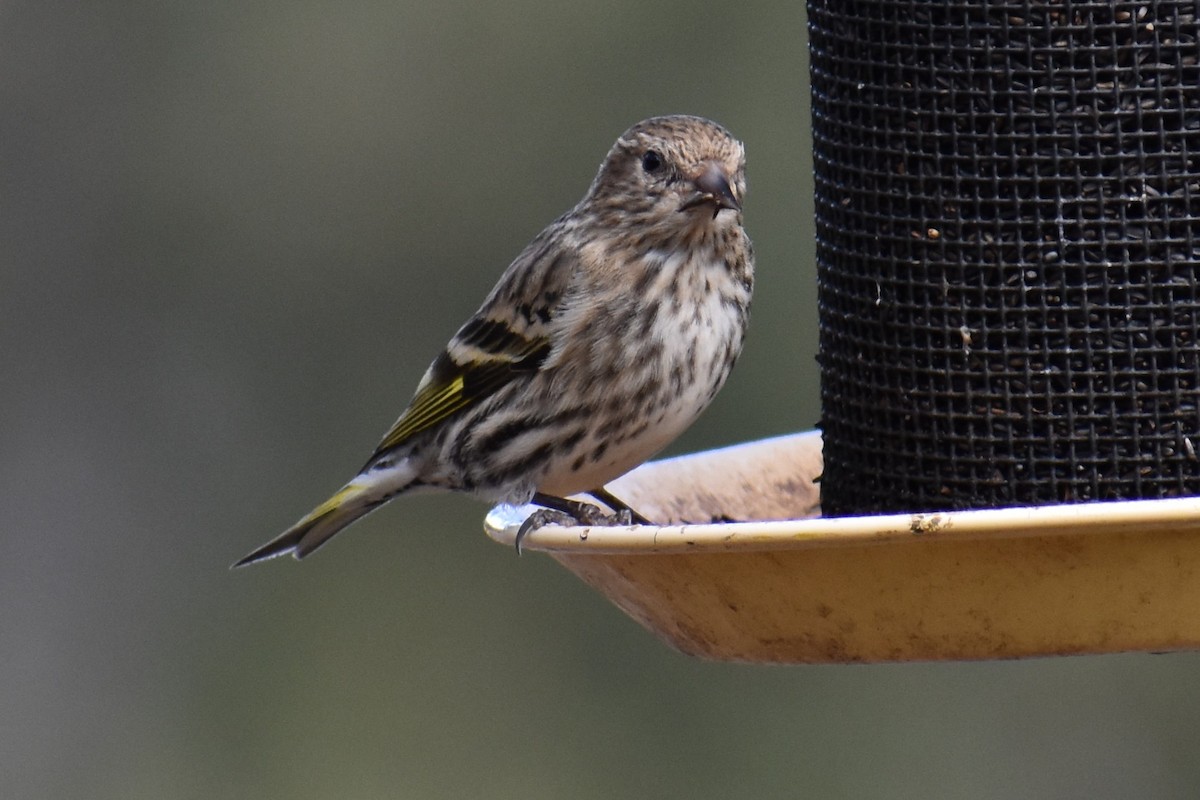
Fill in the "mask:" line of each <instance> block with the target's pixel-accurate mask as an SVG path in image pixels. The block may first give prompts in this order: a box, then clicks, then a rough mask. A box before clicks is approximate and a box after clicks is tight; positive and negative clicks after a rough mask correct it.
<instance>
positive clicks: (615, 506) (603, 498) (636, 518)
mask: <svg viewBox="0 0 1200 800" xmlns="http://www.w3.org/2000/svg"><path fill="white" fill-rule="evenodd" d="M588 494H590V495H591V496H592V497H594V498H596V499H597V500H599V501H600V502H601V503H604V505H606V506H608V507H609V508H611V509H612V510H613V511H616V512H618V513H622V512H629V523H627V524H633V525H651V524H653V523H651V522H650V520H648V519H646V518H645V517H643V516H642V515H641V514H639V513H638V512H636V511H634V510H633V509H632V508H630V507H629V504H628V503H626V502H625V501H624V500H622V499H621V498H619V497H617V496H616V495H614V494H613V493H612V492H610V491H609V490H608V489H605V488H604V487H603V486H601V487H600V488H599V489H592V490H591V491H589V492H588Z"/></svg>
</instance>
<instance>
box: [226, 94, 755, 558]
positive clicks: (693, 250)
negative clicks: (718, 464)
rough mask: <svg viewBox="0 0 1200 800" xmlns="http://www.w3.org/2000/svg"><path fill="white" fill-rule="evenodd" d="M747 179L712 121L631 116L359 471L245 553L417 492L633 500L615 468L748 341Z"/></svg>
mask: <svg viewBox="0 0 1200 800" xmlns="http://www.w3.org/2000/svg"><path fill="white" fill-rule="evenodd" d="M745 191H746V183H745V155H744V151H743V148H742V145H741V143H739V142H738V141H736V140H735V139H734V138H733V137H732V136H730V134H729V133H728V132H727V131H726V130H725V129H724V128H722V127H721V126H719V125H717V124H716V123H714V122H711V121H709V120H706V119H702V118H700V117H689V116H669V117H655V118H653V119H648V120H645V121H644V122H640V123H638V124H637V125H635V126H633V127H632V128H630V129H629V130H628V131H626V132H625V133H624V134H623V135H622V136H621V138H620V139H618V140H617V142H616V144H614V145H613V147H612V149H611V150H610V151H609V153H608V155H607V156H606V157H605V159H604V162H603V163H602V164H601V166H600V170H599V172H598V174H597V175H596V178H595V180H594V181H592V184H591V186H590V188H589V189H588V192H587V194H586V195H585V196H584V198H583V199H582V200H581V201H580V202H579V204H578V205H577V206H575V208H573V209H571V210H570V211H568V212H567V213H566V214H564V215H563V216H561V217H559V218H558V219H557V220H555V221H554V222H553V223H551V224H550V226H549V227H547V228H546V229H545V230H543V231H542V232H541V233H540V234H539V235H538V236H537V237H536V238H535V239H534V240H533V241H532V242H530V244H529V245H528V246H527V247H526V248H525V250H524V251H523V252H522V253H521V254H520V255H519V256H517V258H516V259H515V260H514V261H513V262H512V264H511V265H510V266H509V267H508V269H507V270H506V271H505V272H504V274H503V275H502V276H501V277H500V280H499V281H498V282H497V284H496V286H495V288H493V289H492V292H491V294H489V295H488V297H487V299H486V300H484V302H483V305H482V306H481V307H480V308H479V310H478V311H477V312H476V313H475V314H474V315H473V316H472V317H471V319H469V320H468V321H467V322H466V323H465V324H464V325H463V326H462V328H460V329H459V331H458V333H457V334H455V335H454V337H453V338H451V340H450V342H449V343H448V344H447V346H446V349H445V351H443V352H442V353H441V354H440V355H439V356H438V357H437V358H436V359H435V360H434V362H433V364H432V365H431V366H430V367H429V369H428V371H426V373H425V376H424V378H422V380H421V382H420V384H419V385H418V387H417V391H416V395H415V396H414V397H413V400H412V402H411V403H410V404H409V407H408V408H407V409H406V410H405V412H404V413H403V414H401V416H400V418H399V419H398V420H397V421H396V423H395V424H394V425H393V426H392V428H391V429H390V430H389V431H388V432H387V433H386V434H385V435H384V437H383V440H382V442H381V443H380V444H379V446H378V447H377V448H376V450H375V452H374V453H373V454H372V455H371V458H370V459H368V461H367V463H366V464H365V465H364V467H363V468H362V470H361V471H360V472H359V474H358V475H356V476H355V477H354V478H353V479H352V480H351V481H350V482H349V483H348V484H346V486H344V487H343V488H342V489H341V490H339V491H338V492H337V493H336V494H334V495H333V497H331V498H330V499H329V500H327V501H326V502H325V503H323V504H321V505H320V506H318V507H317V508H316V509H314V510H313V511H312V512H311V513H310V514H309V515H307V516H306V517H304V518H303V519H301V520H300V521H299V522H297V523H296V524H295V525H294V526H292V527H291V528H289V529H288V530H287V531H285V532H284V533H283V534H281V535H280V536H279V537H277V538H275V539H273V540H272V541H270V542H268V543H267V544H265V545H263V546H262V547H260V548H258V549H257V550H255V551H254V552H252V553H250V554H249V555H248V556H246V557H245V558H243V559H242V560H241V561H239V562H238V563H237V564H235V566H241V565H243V564H248V563H252V562H255V561H260V560H262V559H266V558H271V557H273V556H277V555H281V554H284V553H289V552H290V553H293V554H294V555H295V556H296V557H297V558H302V557H303V556H305V555H307V554H308V553H310V552H312V551H313V550H315V549H316V548H317V547H319V546H321V545H322V544H323V543H324V542H326V541H327V540H328V539H329V538H330V537H332V536H333V535H334V534H336V533H337V532H338V531H340V530H342V529H343V528H345V527H346V526H347V525H349V524H350V523H352V522H353V521H354V520H356V519H358V518H359V517H361V516H363V515H365V514H367V513H369V512H370V511H372V510H373V509H375V508H378V507H379V506H380V505H383V504H384V503H386V502H387V501H389V500H390V499H392V498H393V497H395V496H397V495H400V494H403V493H406V492H413V491H419V490H428V489H441V490H449V491H461V492H468V493H472V494H475V495H477V496H479V497H482V498H485V499H487V500H490V501H501V502H510V503H524V502H528V501H529V500H531V499H533V500H535V501H537V502H539V503H541V504H543V505H546V506H548V507H551V508H555V509H560V510H564V509H566V510H570V511H572V512H580V511H581V505H580V504H577V503H573V502H571V501H566V500H564V498H566V497H568V496H569V495H572V494H579V493H588V494H592V495H593V496H595V497H597V498H598V499H600V500H602V501H603V502H605V503H606V504H608V505H610V506H613V507H614V509H617V508H619V507H620V506H622V504H621V503H620V501H619V500H618V499H616V498H614V497H612V496H611V495H610V494H608V493H607V492H606V491H605V490H604V485H605V484H606V483H608V482H609V481H611V480H612V479H614V478H616V477H618V476H620V475H622V474H624V473H625V472H627V471H629V470H630V469H632V468H634V467H636V466H637V465H638V464H640V463H642V462H643V461H645V460H646V459H648V458H650V457H651V456H653V455H654V454H655V453H657V452H658V451H659V450H660V449H662V448H663V447H665V446H666V445H667V444H669V443H670V442H671V441H672V440H673V439H675V438H676V437H677V436H678V435H679V434H680V433H682V432H683V431H684V430H685V429H686V428H687V427H688V426H689V425H690V424H691V423H692V422H693V421H694V420H695V419H696V417H697V416H699V414H700V413H701V412H702V411H703V410H704V409H705V408H706V407H707V406H708V404H709V403H710V402H711V401H712V399H713V397H714V396H715V395H716V393H717V391H718V390H719V389H720V388H721V386H722V385H723V384H724V382H725V379H726V377H728V375H729V371H730V369H732V367H733V364H734V361H736V359H737V357H738V354H739V353H740V352H741V348H742V341H743V337H744V335H745V331H746V324H747V319H748V316H749V311H750V297H751V291H752V289H753V281H754V257H753V249H752V247H751V244H750V240H749V238H748V237H747V236H746V233H745V231H744V230H743V229H742V211H741V207H742V200H743V198H744V196H745ZM626 518H627V517H626ZM539 519H541V518H539Z"/></svg>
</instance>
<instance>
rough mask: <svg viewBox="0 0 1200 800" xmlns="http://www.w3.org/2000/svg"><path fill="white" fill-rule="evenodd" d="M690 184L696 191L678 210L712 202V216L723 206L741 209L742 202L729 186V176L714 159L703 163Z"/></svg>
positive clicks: (735, 209)
mask: <svg viewBox="0 0 1200 800" xmlns="http://www.w3.org/2000/svg"><path fill="white" fill-rule="evenodd" d="M692 185H693V186H694V187H695V188H696V193H695V194H694V195H692V196H691V197H689V198H688V199H687V201H686V202H684V204H683V205H681V206H680V207H679V210H680V211H687V210H688V209H689V208H695V207H696V206H701V205H704V204H705V203H712V205H713V217H716V216H717V214H719V213H720V212H721V209H723V208H728V209H732V210H734V211H741V210H742V204H741V203H739V202H738V199H737V197H735V196H734V194H733V189H732V188H730V186H729V176H728V175H726V174H725V170H724V169H722V168H721V166H720V165H719V164H717V163H716V162H715V161H710V162H708V163H707V164H705V165H704V169H703V170H701V172H700V174H699V175H697V176H696V177H695V178H693V179H692Z"/></svg>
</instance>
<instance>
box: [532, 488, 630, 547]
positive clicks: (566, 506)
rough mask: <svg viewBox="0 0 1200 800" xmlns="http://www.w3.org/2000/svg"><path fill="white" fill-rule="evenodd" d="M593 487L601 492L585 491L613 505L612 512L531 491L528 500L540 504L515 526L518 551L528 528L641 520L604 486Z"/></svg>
mask: <svg viewBox="0 0 1200 800" xmlns="http://www.w3.org/2000/svg"><path fill="white" fill-rule="evenodd" d="M597 491H599V492H603V496H601V495H597V494H596V492H588V494H590V495H592V496H593V497H595V498H596V499H597V500H600V501H602V502H603V503H605V504H606V505H608V506H610V507H611V508H612V509H613V513H612V514H605V513H604V512H603V511H601V510H600V509H599V508H597V507H596V506H594V505H592V504H591V503H584V502H581V501H579V500H568V499H567V498H565V497H555V496H554V495H552V494H543V493H541V492H535V493H534V495H533V498H532V502H534V503H536V504H538V505H539V506H543V508H539V509H538V510H537V511H535V512H533V513H532V514H530V515H529V516H528V517H526V518H525V521H524V522H522V523H521V527H520V528H518V529H517V541H516V545H517V552H518V553H519V552H521V540H523V539H524V538H525V536H526V535H527V534H528V533H529V532H530V531H532V530H537V529H538V528H540V527H542V526H543V525H629V524H632V522H633V521H634V520H635V519H637V520H642V522H640V523H639V524H644V522H645V518H644V517H642V515H641V514H638V513H637V512H636V511H634V510H633V509H631V508H630V507H629V506H627V505H625V504H624V503H622V502H621V501H620V500H618V499H617V498H615V497H613V496H612V495H611V494H609V493H608V492H606V491H605V490H603V489H599V490H597ZM609 500H612V502H609Z"/></svg>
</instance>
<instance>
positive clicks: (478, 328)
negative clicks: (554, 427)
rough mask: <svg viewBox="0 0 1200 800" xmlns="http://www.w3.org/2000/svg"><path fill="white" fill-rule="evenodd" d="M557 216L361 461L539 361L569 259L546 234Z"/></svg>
mask: <svg viewBox="0 0 1200 800" xmlns="http://www.w3.org/2000/svg"><path fill="white" fill-rule="evenodd" d="M562 222H563V220H560V221H559V222H558V223H556V225H554V226H551V227H550V228H547V229H546V231H544V232H543V233H542V235H541V236H539V237H538V238H537V239H534V240H533V242H531V243H530V245H529V247H527V248H526V249H525V252H523V253H522V254H521V255H520V256H519V257H518V258H517V260H516V261H514V262H513V263H512V264H511V265H510V266H509V268H508V270H507V271H506V272H505V273H504V275H503V276H502V277H501V278H500V281H499V282H498V283H497V284H496V287H495V288H494V289H493V290H492V293H491V294H490V295H489V296H488V299H487V300H486V301H485V302H484V304H483V306H482V307H481V308H480V309H479V311H478V312H476V314H475V315H474V316H473V317H471V319H470V320H468V321H467V323H466V324H465V325H463V326H462V328H460V329H459V331H458V333H456V334H455V335H454V337H453V338H452V339H451V340H450V343H449V344H448V345H447V346H446V350H445V351H443V352H442V354H441V355H439V356H438V357H437V359H436V360H435V361H434V362H433V364H432V365H431V366H430V367H429V370H428V371H427V372H426V373H425V377H424V378H423V379H422V380H421V383H420V385H419V386H418V387H417V393H416V395H415V396H414V397H413V399H412V402H410V403H409V405H408V408H407V409H405V411H404V413H403V414H401V415H400V419H398V420H396V423H395V424H394V425H393V426H392V427H391V429H390V430H388V432H387V433H386V434H384V437H383V441H381V442H380V443H379V446H378V447H377V448H375V452H374V454H373V455H372V456H371V459H370V461H368V462H367V463H368V464H369V463H371V461H374V460H375V459H377V458H378V457H379V456H380V455H382V454H383V453H385V452H386V451H388V450H391V449H393V448H395V447H397V446H399V445H401V444H403V443H404V442H406V441H408V439H410V438H411V437H413V436H415V435H416V434H418V433H421V432H422V431H427V430H429V429H431V428H434V427H436V426H437V425H439V424H441V423H442V422H444V421H446V420H447V419H449V418H450V417H452V416H453V415H454V414H456V413H458V412H459V411H462V410H463V409H464V408H467V407H469V406H472V405H475V404H476V403H479V402H480V401H482V400H484V399H486V398H488V397H490V396H491V395H492V394H494V393H495V392H496V390H498V389H499V388H500V387H502V386H504V385H505V384H507V383H509V382H510V381H512V380H513V379H515V378H517V377H518V376H520V375H521V374H522V373H528V372H529V371H531V370H536V369H537V368H538V367H539V366H541V364H542V362H543V361H544V360H545V358H546V356H547V355H548V354H549V353H550V349H551V347H552V346H553V341H552V336H553V321H554V318H555V316H556V314H557V312H558V310H559V308H560V307H561V305H562V299H563V297H564V295H565V294H566V289H567V286H568V284H569V282H570V279H571V275H572V273H573V270H574V265H575V258H574V257H573V256H571V255H569V254H566V253H564V252H563V251H562V250H561V248H560V247H558V246H556V242H558V241H561V237H559V236H555V235H553V234H554V230H555V228H556V226H557V225H561V224H562Z"/></svg>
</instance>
